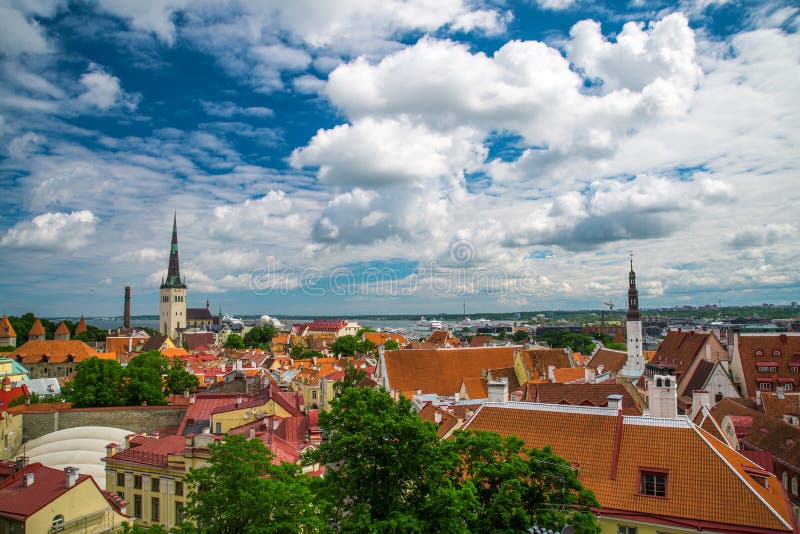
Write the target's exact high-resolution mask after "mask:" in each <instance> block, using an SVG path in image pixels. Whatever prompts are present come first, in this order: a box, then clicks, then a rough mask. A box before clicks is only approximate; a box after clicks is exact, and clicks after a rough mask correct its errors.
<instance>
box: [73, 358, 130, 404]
mask: <svg viewBox="0 0 800 534" xmlns="http://www.w3.org/2000/svg"><path fill="white" fill-rule="evenodd" d="M67 386H69V387H65V388H64V393H65V396H66V397H67V399H68V400H69V401H70V402H72V405H73V406H74V407H76V408H89V407H94V406H125V405H126V404H127V393H126V384H125V370H124V369H123V368H122V366H121V365H120V364H119V362H118V361H116V360H101V359H100V358H89V359H88V360H83V361H82V362H79V363H78V365H76V366H75V378H74V379H73V380H72V381H71V382H69V384H67Z"/></svg>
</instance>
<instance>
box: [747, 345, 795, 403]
mask: <svg viewBox="0 0 800 534" xmlns="http://www.w3.org/2000/svg"><path fill="white" fill-rule="evenodd" d="M738 354H739V358H740V360H741V363H742V372H743V373H744V382H745V383H744V386H745V388H746V389H747V396H749V397H751V398H752V397H755V392H756V389H757V388H756V378H761V379H769V382H770V383H772V387H773V389H774V388H775V387H776V386H778V385H779V383H778V379H779V378H787V379H788V378H795V379H797V378H798V377H800V374H798V373H797V372H793V371H792V370H791V368H790V364H796V366H798V367H800V334H763V335H762V334H742V335H740V336H739V344H738ZM762 360H769V361H775V362H777V363H778V369H777V371H776V372H774V373H773V372H766V373H765V372H758V369H757V368H756V367H757V366H756V362H757V361H762Z"/></svg>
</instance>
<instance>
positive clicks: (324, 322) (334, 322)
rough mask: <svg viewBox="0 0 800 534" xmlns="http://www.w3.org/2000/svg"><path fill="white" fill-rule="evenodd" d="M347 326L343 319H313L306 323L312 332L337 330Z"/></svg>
mask: <svg viewBox="0 0 800 534" xmlns="http://www.w3.org/2000/svg"><path fill="white" fill-rule="evenodd" d="M345 326H347V321H345V320H344V319H314V320H313V321H311V322H310V323H309V324H308V329H309V330H312V331H314V332H338V331H339V330H341V329H342V328H344V327H345Z"/></svg>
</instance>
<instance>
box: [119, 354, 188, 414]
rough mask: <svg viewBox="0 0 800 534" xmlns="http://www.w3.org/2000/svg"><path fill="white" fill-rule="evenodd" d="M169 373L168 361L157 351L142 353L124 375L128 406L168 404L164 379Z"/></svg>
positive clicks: (131, 362)
mask: <svg viewBox="0 0 800 534" xmlns="http://www.w3.org/2000/svg"><path fill="white" fill-rule="evenodd" d="M167 371H168V363H167V359H166V358H165V357H164V356H163V355H162V354H161V353H160V352H159V351H157V350H151V351H149V352H145V353H142V354H140V355H138V356H136V357H135V358H133V359H132V360H131V361H130V362H128V367H126V368H125V375H124V376H125V396H126V401H127V404H128V405H129V406H137V405H139V404H144V403H147V404H149V405H159V404H167V400H166V399H165V398H164V379H163V376H164V374H166V373H167ZM181 391H182V390H181Z"/></svg>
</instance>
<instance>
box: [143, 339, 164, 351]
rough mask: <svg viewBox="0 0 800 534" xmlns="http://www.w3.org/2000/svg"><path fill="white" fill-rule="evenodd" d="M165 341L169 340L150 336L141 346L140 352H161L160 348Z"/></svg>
mask: <svg viewBox="0 0 800 534" xmlns="http://www.w3.org/2000/svg"><path fill="white" fill-rule="evenodd" d="M167 339H169V338H168V337H167V336H150V338H149V339H147V341H145V342H144V345H142V348H141V349H140V350H141V351H142V352H150V351H151V350H161V346H162V345H163V344H164V342H166V341H167Z"/></svg>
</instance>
